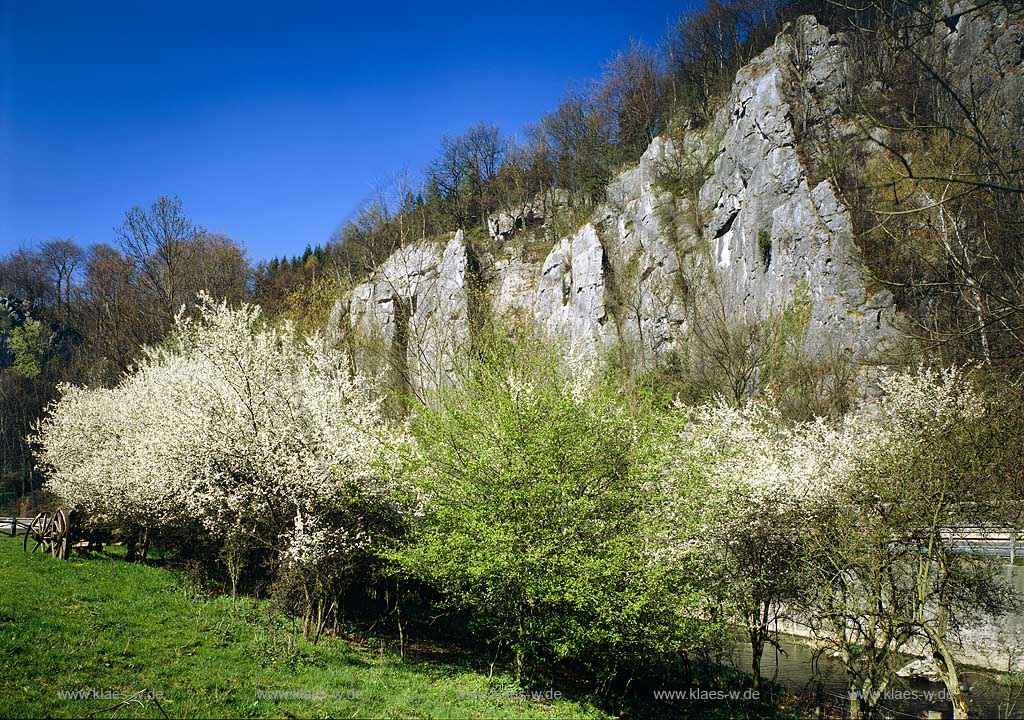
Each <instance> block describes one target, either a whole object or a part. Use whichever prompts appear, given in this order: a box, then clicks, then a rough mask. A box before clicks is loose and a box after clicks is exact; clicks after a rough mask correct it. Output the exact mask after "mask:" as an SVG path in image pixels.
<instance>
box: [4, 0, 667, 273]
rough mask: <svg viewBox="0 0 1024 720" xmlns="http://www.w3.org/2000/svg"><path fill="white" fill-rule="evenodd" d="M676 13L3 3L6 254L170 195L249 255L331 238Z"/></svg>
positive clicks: (531, 7)
mask: <svg viewBox="0 0 1024 720" xmlns="http://www.w3.org/2000/svg"><path fill="white" fill-rule="evenodd" d="M686 4H687V2H686V0H674V1H671V2H670V1H668V0H645V2H621V1H619V2H611V1H604V2H602V1H600V0H590V1H589V2H582V1H576V0H573V1H572V2H558V1H557V0H548V1H547V2H541V1H537V0H526V1H522V2H516V3H511V2H508V3H494V2H487V1H486V0H483V1H478V2H465V3H456V2H409V3H404V2H380V1H378V2H372V1H371V2H364V3H345V2H333V3H307V2H283V1H282V2H276V3H271V4H266V5H261V4H260V3H258V2H247V3H244V4H237V5H234V4H228V3H221V2H216V1H215V0H207V1H206V2H202V3H195V2H169V1H163V2H161V1H157V2H152V1H151V2H135V3H123V2H107V1H101V2H94V3H88V2H85V1H84V0H82V1H79V2H47V1H46V0H0V253H6V252H8V251H10V250H11V249H13V248H15V247H17V246H19V245H31V244H34V243H36V242H39V241H43V240H47V239H49V238H51V237H56V236H60V237H72V238H74V239H75V240H77V241H79V242H80V243H83V244H85V245H88V244H91V243H95V242H110V241H111V240H112V237H113V233H112V228H113V227H114V226H115V225H117V224H119V222H120V219H121V217H122V215H123V214H124V212H125V210H127V209H128V208H130V207H132V206H134V205H139V204H141V205H148V204H150V203H151V202H152V201H153V200H154V199H156V197H157V196H159V195H161V194H168V195H172V194H178V195H180V196H181V198H182V201H183V203H184V205H185V209H186V211H187V212H188V213H189V215H190V216H191V217H192V219H193V220H194V221H196V222H197V223H199V224H201V225H203V226H205V227H207V228H209V229H210V230H214V231H221V232H225V233H227V234H228V235H230V236H231V237H233V238H235V239H237V240H239V241H241V242H243V243H245V244H246V245H247V246H248V248H249V250H250V255H251V256H252V257H253V258H254V259H257V260H258V259H261V258H268V257H271V256H274V255H280V254H295V253H299V252H301V251H302V249H303V248H304V247H305V245H306V244H307V243H311V244H316V243H318V242H321V243H322V242H325V241H326V240H327V239H328V238H329V236H330V235H331V233H332V232H333V231H334V230H336V229H337V228H338V227H340V225H341V224H342V222H343V221H344V220H345V219H346V218H347V217H349V216H350V215H351V214H352V213H353V211H354V210H355V209H356V208H357V207H358V206H359V204H360V203H361V202H363V201H364V200H365V199H366V198H367V197H369V196H370V195H371V194H372V193H373V191H374V188H375V187H377V186H379V185H380V184H381V183H383V182H386V181H387V180H388V178H393V177H395V176H396V175H398V174H399V173H401V172H402V171H403V170H406V169H407V170H410V171H413V172H416V171H419V170H421V169H422V168H423V166H424V165H425V163H427V162H428V161H429V160H430V159H431V157H432V156H433V155H434V153H435V151H436V149H437V146H438V141H439V139H440V137H441V135H442V134H444V133H459V132H462V131H464V130H465V129H466V128H467V127H468V126H470V125H471V124H473V123H475V122H477V121H481V120H482V121H486V122H491V123H495V124H497V125H499V126H500V127H501V128H502V130H503V131H505V132H509V133H516V132H518V131H520V130H521V129H522V127H523V126H524V125H526V124H528V123H531V122H533V121H535V120H537V119H538V118H539V117H540V116H541V115H542V114H543V113H544V112H545V111H547V110H549V109H551V108H552V107H553V106H554V105H555V104H556V103H557V101H558V99H559V97H560V96H561V95H562V94H563V93H564V91H565V90H566V88H567V87H569V85H570V83H572V82H576V83H580V82H583V81H585V80H587V79H588V78H591V77H595V76H597V75H598V74H599V72H600V68H601V65H602V63H603V62H604V61H605V60H606V59H608V58H609V57H610V56H611V55H612V54H613V53H614V52H615V51H616V50H618V49H621V48H624V47H626V46H627V45H628V41H629V38H630V37H635V38H638V39H641V40H644V41H646V42H648V43H649V44H652V45H654V44H656V43H658V42H659V41H660V39H661V38H662V36H663V35H664V33H665V30H666V28H667V27H668V25H669V24H670V23H671V21H672V20H673V19H674V18H675V17H677V16H678V14H679V13H680V12H681V10H683V9H684V7H685V6H686Z"/></svg>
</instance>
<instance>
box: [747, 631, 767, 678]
mask: <svg viewBox="0 0 1024 720" xmlns="http://www.w3.org/2000/svg"><path fill="white" fill-rule="evenodd" d="M763 654H764V636H763V635H762V634H761V633H760V632H759V631H757V630H754V629H751V631H750V672H751V674H752V675H753V676H754V689H755V690H756V689H758V688H760V687H761V655H763Z"/></svg>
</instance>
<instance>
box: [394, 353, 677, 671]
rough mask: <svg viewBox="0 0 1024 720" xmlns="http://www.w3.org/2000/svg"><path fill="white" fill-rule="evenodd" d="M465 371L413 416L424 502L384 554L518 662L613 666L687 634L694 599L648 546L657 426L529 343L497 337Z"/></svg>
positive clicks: (414, 470)
mask: <svg viewBox="0 0 1024 720" xmlns="http://www.w3.org/2000/svg"><path fill="white" fill-rule="evenodd" d="M461 381H462V386H461V387H460V388H459V389H456V390H452V391H451V392H450V393H449V394H448V395H447V396H446V397H445V398H443V400H442V402H441V404H440V406H439V407H438V408H437V409H428V408H423V409H421V410H420V412H419V414H418V415H417V417H416V418H415V421H414V423H413V432H414V434H415V436H416V437H417V439H418V441H419V444H420V448H421V454H420V455H419V456H418V457H417V458H415V459H414V460H413V461H411V462H410V466H409V467H408V471H409V473H410V475H412V476H413V477H415V478H417V479H418V480H419V482H420V484H421V488H422V492H423V494H424V496H425V497H426V498H427V512H426V517H425V518H424V519H423V522H422V523H420V524H418V525H417V526H416V527H414V528H413V531H412V537H411V542H410V543H409V544H408V545H407V546H405V547H401V548H398V549H396V550H395V551H394V552H393V553H392V554H391V559H392V560H393V561H394V562H395V563H396V564H397V566H398V567H399V568H401V571H402V572H404V573H406V574H408V575H410V576H412V577H415V578H420V579H422V580H424V581H426V582H428V583H429V584H431V585H433V586H434V587H435V588H437V589H438V590H440V591H441V592H442V593H443V594H444V596H445V597H446V598H447V601H448V602H449V604H450V605H452V606H454V607H458V608H462V609H465V610H468V611H470V613H471V614H472V616H473V622H474V623H475V625H476V627H477V629H478V631H479V632H480V633H481V634H482V635H483V636H484V637H486V638H489V639H491V640H493V641H494V642H495V643H497V644H498V645H499V647H506V648H509V649H511V651H512V654H513V656H514V658H515V660H516V667H517V672H518V673H521V672H522V670H523V669H524V667H525V666H526V664H527V663H530V664H532V663H534V662H536V661H537V660H540V659H543V658H567V657H575V658H577V659H579V660H582V661H583V662H585V663H586V664H588V665H589V666H590V668H591V669H592V671H594V672H595V673H596V674H597V675H598V676H601V677H605V678H608V677H611V676H612V675H613V674H614V673H615V671H616V669H618V668H620V667H622V666H623V664H624V663H628V662H630V661H636V660H637V659H638V658H646V657H649V656H650V653H658V652H668V651H672V650H676V649H679V648H681V647H685V646H686V643H687V641H692V640H693V639H694V634H695V633H696V632H697V630H696V629H695V627H694V624H692V623H689V622H687V620H686V618H685V617H684V616H683V615H682V611H683V610H684V609H685V608H686V607H687V606H688V604H690V602H691V600H690V599H689V598H687V597H686V595H685V593H684V592H683V591H682V590H681V588H682V584H681V583H679V582H677V579H676V578H673V576H672V571H670V570H667V569H665V568H663V567H659V566H657V565H655V564H654V563H653V562H652V560H651V559H650V558H649V557H648V556H647V555H646V554H645V552H644V548H645V547H646V546H648V543H647V542H646V540H645V538H650V537H651V533H653V532H654V531H655V528H654V527H652V523H650V522H649V520H648V513H647V509H648V507H649V503H650V502H652V498H651V495H650V490H649V487H650V485H651V481H652V479H653V478H654V477H655V473H656V472H657V462H656V461H657V457H656V453H655V451H654V447H653V443H652V442H651V437H652V434H651V433H645V432H643V431H642V430H643V429H642V427H641V425H640V423H639V422H638V421H637V420H635V419H633V418H631V417H629V416H628V415H627V414H626V413H625V412H624V411H623V409H622V408H621V407H620V406H619V405H618V404H617V402H616V401H615V399H614V395H613V393H611V392H610V391H609V390H606V389H597V390H589V391H587V392H586V393H585V394H584V393H582V392H580V391H579V389H575V390H574V384H575V383H577V382H579V378H578V377H573V375H572V373H571V372H569V371H568V370H566V369H565V368H563V367H562V366H561V365H560V364H559V363H558V361H557V360H556V359H555V357H553V356H552V354H551V353H550V352H545V351H543V350H541V349H539V348H538V347H536V346H531V347H530V348H529V349H523V348H522V346H520V348H518V349H517V348H512V347H509V346H508V345H506V344H503V343H500V342H492V343H490V344H489V345H488V346H487V347H485V348H483V349H482V350H481V352H480V355H479V357H478V358H476V359H475V360H474V361H473V362H472V363H471V364H469V366H468V367H467V368H466V370H465V371H464V372H463V376H462V378H461Z"/></svg>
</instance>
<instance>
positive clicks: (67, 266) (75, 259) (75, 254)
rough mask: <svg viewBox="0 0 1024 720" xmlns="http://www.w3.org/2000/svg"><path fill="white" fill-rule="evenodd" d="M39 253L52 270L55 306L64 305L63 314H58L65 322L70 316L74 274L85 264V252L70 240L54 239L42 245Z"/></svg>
mask: <svg viewBox="0 0 1024 720" xmlns="http://www.w3.org/2000/svg"><path fill="white" fill-rule="evenodd" d="M39 252H40V254H41V255H42V256H43V258H44V259H45V260H46V262H47V263H48V264H49V266H50V268H51V269H52V270H53V275H54V278H55V280H56V283H57V287H56V295H57V304H58V306H59V305H60V304H61V303H63V305H64V308H63V312H62V313H58V314H59V315H61V316H62V319H63V320H64V321H65V322H67V321H68V319H69V318H70V316H71V288H72V285H73V284H74V278H75V273H76V272H77V271H78V270H79V269H80V268H81V267H82V264H83V263H84V262H85V251H84V250H82V248H81V247H79V246H78V245H77V244H75V243H74V242H73V241H72V240H70V239H54V240H50V241H49V242H46V243H43V245H42V247H40V249H39Z"/></svg>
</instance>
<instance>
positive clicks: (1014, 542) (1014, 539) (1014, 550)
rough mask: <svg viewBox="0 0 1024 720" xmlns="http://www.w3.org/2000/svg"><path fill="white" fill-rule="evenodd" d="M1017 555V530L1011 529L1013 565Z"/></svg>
mask: <svg viewBox="0 0 1024 720" xmlns="http://www.w3.org/2000/svg"><path fill="white" fill-rule="evenodd" d="M1016 555H1017V531H1016V530H1011V531H1010V564H1011V565H1013V561H1014V560H1015V559H1016Z"/></svg>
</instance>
